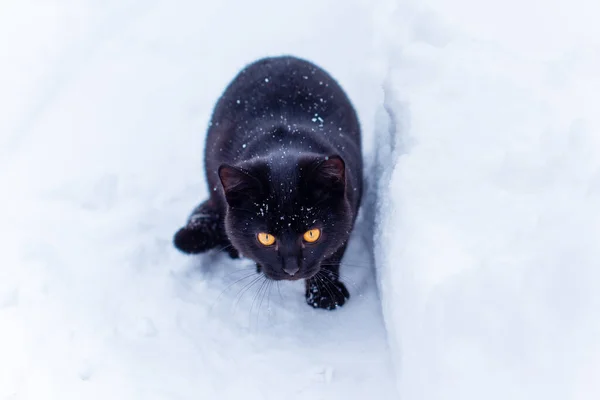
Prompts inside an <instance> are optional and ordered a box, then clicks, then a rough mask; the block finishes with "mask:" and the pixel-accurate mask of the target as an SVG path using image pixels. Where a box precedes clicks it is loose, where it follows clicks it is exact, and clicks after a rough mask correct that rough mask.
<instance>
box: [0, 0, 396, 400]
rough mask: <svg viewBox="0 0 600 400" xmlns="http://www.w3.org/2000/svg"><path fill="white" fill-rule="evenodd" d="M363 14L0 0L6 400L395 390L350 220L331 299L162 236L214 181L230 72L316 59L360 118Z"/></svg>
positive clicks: (0, 315) (366, 100) (366, 106)
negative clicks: (211, 144)
mask: <svg viewBox="0 0 600 400" xmlns="http://www.w3.org/2000/svg"><path fill="white" fill-rule="evenodd" d="M232 10H235V12H232ZM315 10H318V12H316V11H315ZM371 27H372V25H371V21H370V13H369V11H368V9H364V8H363V6H362V5H361V4H348V3H346V2H344V7H343V9H341V10H340V2H333V1H330V2H321V1H318V2H317V1H309V2H304V3H303V4H298V5H288V4H286V5H285V7H282V6H281V4H280V2H276V1H260V2H233V1H222V2H216V1H211V2H196V1H182V2H177V4H175V3H173V2H170V1H159V0H157V1H152V2H147V1H141V0H127V1H121V0H120V1H116V0H113V1H108V2H95V1H88V2H76V3H74V2H70V1H60V0H56V1H51V2H44V3H43V4H42V3H40V2H35V1H21V0H13V1H9V2H3V3H2V6H0V57H1V59H2V64H1V65H0V84H1V85H2V90H1V91H0V93H1V94H0V106H1V107H2V109H3V110H4V112H2V113H0V116H1V117H0V183H1V184H2V187H4V190H3V191H2V193H3V195H2V196H0V220H1V221H2V229H1V230H0V241H1V242H2V265H1V266H0V327H1V329H0V399H28V400H29V399H44V400H46V399H61V400H66V399H77V400H79V399H103V400H104V399H144V400H149V399H191V398H203V399H204V398H206V399H249V400H252V399H282V398H286V399H321V398H322V399H325V398H327V399H332V398H341V397H343V398H346V399H358V398H368V397H370V396H376V397H377V398H381V399H390V398H394V396H395V388H394V385H393V379H392V372H391V371H392V369H391V360H390V358H389V355H388V353H389V352H388V348H387V345H386V340H385V329H384V326H383V319H382V315H381V311H380V302H379V299H378V296H377V292H376V285H375V281H374V274H373V269H372V259H371V257H370V251H369V249H368V247H367V246H368V242H369V237H368V236H365V235H364V234H363V233H362V232H363V231H364V229H359V230H358V231H357V233H356V235H355V236H354V237H353V239H352V244H351V247H350V249H349V253H348V263H349V264H350V265H349V266H348V267H347V268H345V269H344V271H343V274H344V275H346V282H347V285H348V287H349V290H350V292H351V295H352V298H351V300H350V302H349V303H348V307H346V308H342V309H340V310H337V311H336V312H327V311H325V310H314V309H312V308H311V307H309V306H308V305H306V303H305V300H304V293H303V287H302V283H300V282H297V283H296V284H281V285H280V287H277V286H276V285H268V286H267V284H266V283H265V281H263V280H262V279H259V280H257V281H253V279H254V278H255V277H259V275H256V272H255V267H254V266H253V265H251V263H250V262H249V261H232V260H229V259H228V258H227V256H226V255H220V254H211V255H207V256H202V257H186V256H184V255H182V254H179V253H178V252H177V251H176V250H175V249H174V248H173V246H172V245H171V238H172V235H173V233H174V232H175V231H176V229H177V228H178V227H179V226H180V225H181V224H182V223H183V222H184V221H185V219H186V217H187V214H188V213H189V211H190V210H191V209H192V207H193V206H195V205H196V204H197V203H198V202H199V201H200V200H202V199H203V198H205V197H206V196H207V194H208V192H207V188H206V183H205V181H204V172H203V167H202V166H203V162H202V154H203V143H204V136H205V132H206V127H207V126H208V119H209V116H210V113H211V111H212V107H213V106H214V103H215V101H216V99H217V97H218V96H219V94H220V93H221V91H222V90H223V89H224V87H225V85H226V84H227V83H228V82H229V80H230V79H232V77H233V76H234V75H235V73H236V72H237V71H238V70H239V69H240V68H241V67H242V66H244V65H245V64H246V63H248V62H250V61H252V60H254V59H257V58H259V57H263V56H266V55H271V54H283V53H287V54H289V53H291V54H295V55H299V56H302V57H306V58H309V59H313V60H315V61H316V62H318V63H319V64H321V65H323V66H324V67H325V68H326V69H328V70H330V71H331V72H332V73H333V74H334V75H335V76H336V77H338V79H339V80H340V82H342V84H343V85H344V87H346V88H347V90H348V92H349V93H350V94H351V96H352V97H353V98H356V99H357V101H356V103H357V106H358V107H359V108H360V109H361V112H362V113H364V115H365V119H366V121H367V122H366V123H365V126H366V128H367V129H368V128H369V125H371V126H372V125H373V123H372V119H373V118H372V116H373V115H374V113H375V109H376V103H377V102H376V99H377V97H378V96H379V95H380V93H379V86H378V82H379V79H380V75H377V69H376V68H373V66H371V65H369V64H368V63H365V62H363V60H365V59H367V60H368V59H370V58H372V55H371V54H370V52H371V51H372V49H371V39H372V32H371ZM328 38H331V39H328ZM328 40H329V42H328ZM369 121H370V122H369ZM370 131H371V132H372V131H373V129H372V127H371V129H370ZM361 224H363V225H364V222H361ZM251 283H253V286H247V285H249V284H251Z"/></svg>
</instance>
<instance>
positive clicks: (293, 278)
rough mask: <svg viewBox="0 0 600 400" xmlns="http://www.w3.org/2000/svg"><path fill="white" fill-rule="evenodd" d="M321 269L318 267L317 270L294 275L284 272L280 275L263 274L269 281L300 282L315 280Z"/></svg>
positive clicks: (312, 269) (264, 272) (265, 272)
mask: <svg viewBox="0 0 600 400" xmlns="http://www.w3.org/2000/svg"><path fill="white" fill-rule="evenodd" d="M320 269H321V267H320V266H317V267H315V268H310V269H309V270H308V271H303V272H298V273H295V274H293V275H290V274H287V273H285V272H283V271H282V272H280V273H273V272H267V271H263V274H264V275H265V277H266V278H267V279H271V280H274V281H299V280H301V279H310V278H313V277H314V276H316V275H317V274H318V273H319V271H320Z"/></svg>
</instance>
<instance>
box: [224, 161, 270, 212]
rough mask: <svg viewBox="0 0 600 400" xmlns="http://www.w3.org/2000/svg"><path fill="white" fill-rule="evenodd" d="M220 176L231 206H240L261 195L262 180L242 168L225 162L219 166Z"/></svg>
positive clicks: (226, 197)
mask: <svg viewBox="0 0 600 400" xmlns="http://www.w3.org/2000/svg"><path fill="white" fill-rule="evenodd" d="M219 178H220V179H221V185H223V191H224V193H225V199H226V200H227V204H229V205H230V206H231V207H236V206H240V205H241V204H243V203H244V202H247V201H248V200H251V199H254V198H256V197H257V196H259V195H260V192H261V184H260V181H259V180H258V179H256V178H255V177H253V176H252V175H250V174H249V173H247V172H246V171H244V170H243V169H241V168H238V167H233V166H231V165H227V164H223V165H221V166H220V167H219Z"/></svg>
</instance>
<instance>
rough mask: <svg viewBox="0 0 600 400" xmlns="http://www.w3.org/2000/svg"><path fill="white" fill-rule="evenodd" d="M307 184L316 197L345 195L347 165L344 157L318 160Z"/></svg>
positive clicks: (334, 156) (335, 156) (336, 156)
mask: <svg viewBox="0 0 600 400" xmlns="http://www.w3.org/2000/svg"><path fill="white" fill-rule="evenodd" d="M307 183H308V184H309V185H308V187H309V188H310V189H311V190H312V191H313V195H314V196H315V197H323V196H326V195H331V194H335V193H337V194H343V193H345V191H346V164H345V163H344V160H343V159H342V157H340V156H338V155H333V156H329V157H325V158H324V159H321V160H318V161H317V162H316V163H315V167H314V169H313V170H312V171H311V173H310V174H309V175H308V182H307Z"/></svg>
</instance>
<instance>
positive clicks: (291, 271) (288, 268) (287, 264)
mask: <svg viewBox="0 0 600 400" xmlns="http://www.w3.org/2000/svg"><path fill="white" fill-rule="evenodd" d="M283 270H284V271H285V273H286V274H288V275H289V276H294V275H295V274H296V272H298V271H300V265H298V260H297V259H296V257H287V258H285V259H284V260H283Z"/></svg>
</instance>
